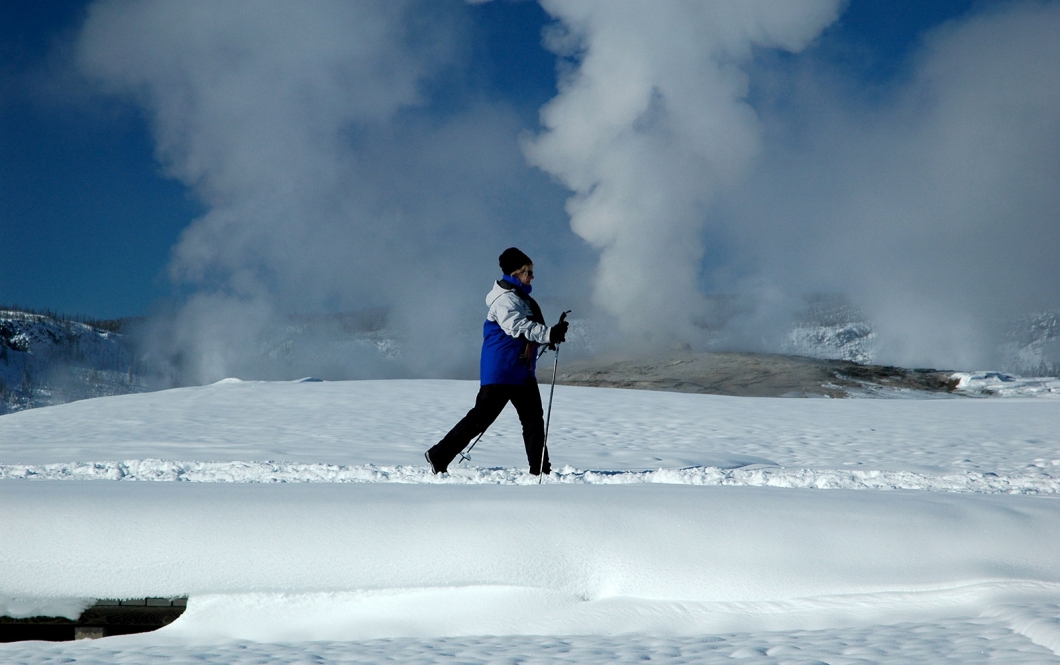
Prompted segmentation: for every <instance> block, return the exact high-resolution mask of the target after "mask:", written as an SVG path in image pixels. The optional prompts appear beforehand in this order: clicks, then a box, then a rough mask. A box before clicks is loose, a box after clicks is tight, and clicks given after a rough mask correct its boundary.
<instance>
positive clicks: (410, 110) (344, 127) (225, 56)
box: [78, 0, 569, 381]
mask: <svg viewBox="0 0 1060 665" xmlns="http://www.w3.org/2000/svg"><path fill="white" fill-rule="evenodd" d="M463 10H464V7H463V5H461V4H451V3H448V4H447V3H437V2H404V1H392V0H386V1H380V2H367V1H366V2H355V3H351V2H340V1H327V0H324V1H319V0H318V1H309V2H298V3H289V2H257V1H253V2H251V1H240V0H235V1H232V2H223V3H215V2H181V3H136V2H121V1H118V0H105V1H102V2H98V3H96V4H94V5H93V6H92V7H91V11H90V15H89V17H88V20H87V22H86V24H85V26H84V29H83V31H82V34H81V36H80V42H79V49H78V53H79V63H78V64H79V65H80V67H81V69H82V70H83V71H84V72H86V73H87V74H89V75H90V76H91V77H93V78H94V79H96V80H97V81H99V83H100V84H101V85H102V86H103V87H104V88H105V89H106V90H108V91H111V92H113V93H115V94H119V95H126V96H129V97H131V98H132V99H133V100H134V101H136V102H137V103H138V104H140V105H141V106H142V107H143V108H144V109H145V110H146V111H147V113H148V116H149V118H150V121H151V126H152V129H153V133H154V135H155V138H156V141H157V157H158V160H159V162H160V163H161V164H162V166H163V167H164V169H165V171H166V173H167V174H168V175H170V176H172V177H175V178H178V179H179V180H180V181H181V182H183V183H184V184H186V185H187V186H188V188H189V190H190V191H191V192H192V193H193V195H194V196H195V197H197V198H198V199H199V200H201V201H202V202H204V203H205V204H206V206H207V207H208V212H207V213H206V214H205V215H204V216H203V217H201V218H199V219H197V220H195V222H194V223H193V224H192V225H191V226H190V227H189V228H187V229H186V230H185V231H184V233H183V235H182V237H181V239H180V242H179V244H178V245H177V246H176V247H175V248H174V250H173V259H172V264H171V276H172V278H173V279H174V281H175V282H177V283H182V284H188V285H190V286H191V287H192V288H193V290H194V295H193V296H192V297H191V298H190V300H189V301H188V303H187V304H186V306H183V307H182V308H180V309H179V310H177V311H174V312H171V313H170V314H169V315H167V316H165V317H162V318H159V319H156V322H157V323H158V325H157V326H156V332H155V335H154V339H155V342H156V346H157V348H158V353H160V354H163V355H167V354H168V355H170V356H174V357H179V358H180V359H181V364H182V366H183V372H184V374H185V380H190V381H210V380H216V379H219V378H223V377H224V376H229V375H238V376H244V377H246V376H265V377H268V378H277V377H279V376H285V375H291V374H293V375H295V376H300V375H304V374H306V373H310V372H313V371H317V370H320V369H321V368H322V369H323V374H324V376H327V377H329V378H332V377H336V378H337V377H343V376H377V375H378V374H379V372H380V371H382V372H383V373H386V372H387V371H389V372H393V371H395V369H394V368H395V367H398V366H400V367H402V368H407V367H412V368H414V369H415V370H416V371H417V372H418V373H420V374H426V375H446V374H450V373H452V372H454V371H462V372H463V373H467V372H469V370H468V369H467V368H469V367H473V366H474V363H475V361H476V360H477V358H476V356H477V349H476V348H475V342H474V340H472V341H471V343H470V344H461V343H460V337H458V333H460V332H472V333H473V332H474V330H475V329H476V328H477V327H478V326H479V325H480V324H481V313H480V311H479V310H480V309H481V306H480V301H481V298H482V295H483V294H484V293H485V291H487V290H488V289H489V280H490V279H496V276H495V273H496V271H497V269H496V263H495V261H496V259H495V257H496V256H497V254H499V253H500V250H501V249H503V248H504V247H506V246H508V245H510V244H515V243H518V242H522V244H523V246H524V248H525V249H526V251H527V252H529V253H530V254H531V255H535V254H537V255H541V254H542V253H543V252H544V251H545V250H546V249H551V247H550V244H549V243H550V242H555V241H560V240H563V239H565V235H564V233H562V232H561V233H556V232H555V228H556V227H558V228H559V229H563V226H561V225H565V221H564V220H563V219H562V217H561V214H553V215H552V216H551V219H550V218H549V217H548V216H547V215H544V214H541V213H542V209H543V208H545V205H546V204H547V203H550V202H554V201H556V200H557V196H558V195H559V192H558V188H556V187H555V186H553V185H550V184H549V183H548V182H547V179H546V178H544V177H543V176H542V175H539V174H534V173H533V172H532V171H530V169H529V167H527V165H526V164H525V161H524V159H523V157H522V154H521V152H520V148H519V145H518V140H517V137H518V134H519V131H520V129H521V128H520V127H519V125H518V124H517V121H516V114H515V113H514V111H513V110H511V109H508V108H506V107H504V106H502V105H497V104H494V105H489V104H485V103H481V102H477V101H476V100H470V101H465V102H464V103H463V105H462V106H460V107H459V108H458V109H456V110H455V111H449V112H448V113H438V112H429V111H433V109H432V103H433V102H432V99H431V97H430V90H431V87H432V86H435V87H437V86H438V85H440V84H441V83H443V82H450V83H452V84H454V85H459V84H461V83H462V82H461V81H460V79H459V71H460V68H461V66H462V65H463V64H464V63H465V60H466V58H467V57H468V50H467V49H466V47H465V45H464V44H465V42H466V41H467V40H468V39H469V38H468V36H467V34H465V33H466V30H465V26H464V23H463V18H462V14H461V12H462V11H463ZM557 212H559V211H558V209H557ZM528 219H532V220H534V222H535V223H536V224H537V228H535V229H534V231H535V233H534V237H533V238H528V236H529V235H530V234H529V232H528V230H527V228H526V227H527V226H528V224H527V221H528ZM553 224H554V225H555V226H552V225H553ZM566 234H567V235H568V236H569V231H568V232H566ZM541 237H545V238H552V240H551V241H549V240H547V239H546V240H545V241H543V242H542V241H540V240H539V238H541ZM535 240H537V241H538V242H534V241H535ZM535 250H536V251H535ZM563 256H564V252H563V251H559V252H552V261H551V263H552V264H559V265H562V260H563ZM549 263H550V261H549V260H547V259H546V260H545V262H544V264H545V265H549ZM480 292H481V293H480ZM378 308H383V309H386V310H387V311H388V313H389V319H390V323H391V325H392V327H393V328H394V330H395V331H396V332H397V333H398V334H400V335H402V336H403V338H404V341H405V342H406V343H405V344H404V347H403V355H402V358H401V362H400V363H398V364H396V365H394V364H392V365H391V369H390V370H385V369H383V370H381V369H379V368H378V367H376V368H375V369H373V364H374V365H378V364H379V363H378V357H376V362H374V363H368V362H367V361H366V357H372V356H373V354H372V353H368V354H367V356H365V354H358V353H351V352H350V349H349V348H346V347H334V345H331V344H330V343H329V342H327V341H326V340H327V338H328V334H326V333H327V332H328V331H327V330H322V329H318V330H317V332H318V333H319V335H320V343H319V344H316V345H315V353H316V357H317V360H316V362H315V363H312V364H310V366H308V367H307V366H306V365H305V364H302V365H299V364H297V363H293V364H292V363H283V362H280V363H277V362H272V361H270V360H269V358H268V355H269V353H268V350H269V348H271V347H272V346H276V345H281V346H282V340H271V341H270V338H272V337H277V336H278V335H279V333H278V332H276V331H282V329H283V328H284V327H285V326H290V325H292V321H291V320H290V318H289V315H290V314H291V313H295V314H302V315H309V316H313V315H317V314H320V313H322V312H324V313H326V312H338V313H341V312H349V311H364V310H372V309H378ZM325 327H326V326H325ZM311 336H312V335H311ZM311 336H310V337H311ZM339 337H342V336H341V335H339ZM300 339H301V342H302V343H305V342H306V339H307V338H306V337H305V336H303V337H301V338H300ZM263 348H264V349H265V352H264V353H263ZM280 355H281V356H282V355H283V354H282V353H281V354H280ZM314 366H315V369H314ZM401 371H405V370H404V369H402V370H401ZM399 373H400V372H399Z"/></svg>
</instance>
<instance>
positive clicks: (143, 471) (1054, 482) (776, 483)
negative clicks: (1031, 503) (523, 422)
mask: <svg viewBox="0 0 1060 665" xmlns="http://www.w3.org/2000/svg"><path fill="white" fill-rule="evenodd" d="M0 480H35V481H41V480H121V481H128V482H192V483H395V484H404V485H425V484H430V485H532V484H537V483H538V481H539V479H538V478H537V477H534V476H530V475H528V474H527V472H526V470H525V469H514V468H490V469H484V468H480V467H476V466H472V465H470V464H457V463H454V464H452V465H451V466H450V468H449V473H446V474H440V475H439V474H434V473H432V472H431V471H430V469H428V468H427V467H426V466H422V465H421V466H376V465H374V464H365V465H362V466H344V465H340V464H305V463H298V462H170V461H166V460H154V459H146V460H125V461H123V462H72V463H68V464H0ZM548 482H550V483H560V484H565V485H641V484H649V485H650V484H659V485H698V486H710V487H718V486H726V487H783V488H789V489H795V488H801V489H848V490H918V491H923V492H960V493H976V494H1060V465H1057V464H1056V463H1055V461H1053V460H1040V461H1038V462H1037V463H1036V464H1032V465H1029V466H1028V468H1026V469H1024V470H1022V471H1021V472H1018V473H1015V474H1013V475H1008V476H999V475H998V474H996V473H992V472H991V473H978V472H975V471H964V472H955V473H943V474H930V473H918V472H915V471H871V470H860V469H784V468H781V467H777V466H771V465H763V464H751V465H747V466H739V467H736V468H721V467H715V466H708V467H688V468H684V469H652V470H647V471H594V470H584V469H575V468H573V467H570V466H565V467H563V468H560V469H555V470H554V471H553V472H552V474H551V475H550V476H548Z"/></svg>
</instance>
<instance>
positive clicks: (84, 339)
mask: <svg viewBox="0 0 1060 665" xmlns="http://www.w3.org/2000/svg"><path fill="white" fill-rule="evenodd" d="M146 389H147V385H146V383H145V381H144V377H142V376H141V375H140V373H139V371H138V363H137V361H136V358H135V354H134V353H133V350H132V349H131V348H130V347H129V345H128V344H127V343H126V341H125V338H124V336H123V335H120V334H118V333H115V332H112V331H110V330H104V329H101V328H98V327H95V326H92V325H89V324H86V323H82V322H79V321H74V320H70V319H59V318H56V317H54V316H49V315H44V314H31V313H27V312H20V311H12V310H0V415H2V414H4V413H9V412H12V411H19V410H22V409H32V408H36V407H40V406H47V405H50V404H62V403H64V402H69V401H72V400H78V399H86V398H89V397H102V396H106V395H123V394H126V393H132V392H141V391H143V390H146Z"/></svg>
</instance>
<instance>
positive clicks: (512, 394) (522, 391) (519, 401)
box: [427, 377, 552, 475]
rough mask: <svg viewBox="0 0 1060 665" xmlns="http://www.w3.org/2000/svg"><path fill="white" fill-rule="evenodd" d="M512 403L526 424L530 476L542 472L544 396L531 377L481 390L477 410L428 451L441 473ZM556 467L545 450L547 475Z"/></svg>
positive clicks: (521, 421)
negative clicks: (513, 383) (542, 403)
mask: <svg viewBox="0 0 1060 665" xmlns="http://www.w3.org/2000/svg"><path fill="white" fill-rule="evenodd" d="M508 402H511V403H512V404H513V405H515V411H516V413H518V414H519V422H520V423H522V425H523V446H524V447H525V448H526V459H527V461H528V462H529V463H530V473H532V474H534V475H537V474H538V473H540V471H541V448H542V447H543V446H544V445H545V421H544V417H543V416H544V410H543V409H542V408H541V393H540V391H539V390H538V388H537V380H536V379H534V378H533V377H530V378H529V379H527V380H526V382H525V383H523V384H520V385H505V384H491V385H487V386H482V387H481V388H479V391H478V397H477V398H476V399H475V408H473V409H471V410H470V411H468V412H467V415H466V416H464V419H463V420H461V421H460V422H458V423H457V424H456V426H455V427H453V429H451V430H449V433H448V434H446V435H445V438H443V439H442V440H441V441H439V442H438V443H437V444H436V445H435V446H433V447H432V448H431V449H430V450H428V451H427V454H428V455H430V457H431V463H432V464H434V468H436V469H437V470H438V471H439V472H441V471H444V470H445V469H446V467H448V466H449V463H450V462H452V461H453V458H454V457H456V456H457V455H458V454H460V451H461V450H463V449H464V448H466V447H467V444H469V443H471V439H473V438H475V437H476V436H478V435H479V434H482V433H483V432H485V431H486V429H487V428H488V427H489V426H490V425H492V424H493V421H494V420H496V419H497V416H499V415H500V414H501V411H503V410H504V407H505V406H506V405H507V404H508ZM551 470H552V466H551V465H550V464H549V461H548V451H547V450H546V451H545V473H549V472H550V471H551Z"/></svg>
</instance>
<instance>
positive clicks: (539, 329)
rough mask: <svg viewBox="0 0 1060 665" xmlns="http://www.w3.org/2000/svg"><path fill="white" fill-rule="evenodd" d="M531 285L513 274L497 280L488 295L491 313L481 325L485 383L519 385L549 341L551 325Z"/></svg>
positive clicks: (532, 374) (483, 379)
mask: <svg viewBox="0 0 1060 665" xmlns="http://www.w3.org/2000/svg"><path fill="white" fill-rule="evenodd" d="M530 291H531V287H529V286H523V284H522V283H521V282H519V280H517V279H516V278H514V277H512V276H511V275H505V276H504V278H503V279H500V280H498V281H497V283H496V284H494V286H493V289H492V290H491V291H490V292H489V294H488V295H487V296H486V304H487V305H488V306H489V313H488V314H487V315H486V323H485V324H484V325H483V327H482V360H481V363H480V366H479V370H480V371H479V375H480V378H481V381H482V385H484V386H488V385H491V384H498V383H499V384H506V385H519V384H522V383H524V382H525V381H526V380H527V379H528V378H530V377H533V376H534V370H535V369H536V367H537V349H538V347H539V346H540V345H542V344H548V333H549V330H550V328H549V327H548V326H546V325H545V317H544V316H543V315H542V314H541V308H540V307H539V306H538V304H537V302H536V301H535V300H534V299H533V298H531V297H530Z"/></svg>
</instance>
